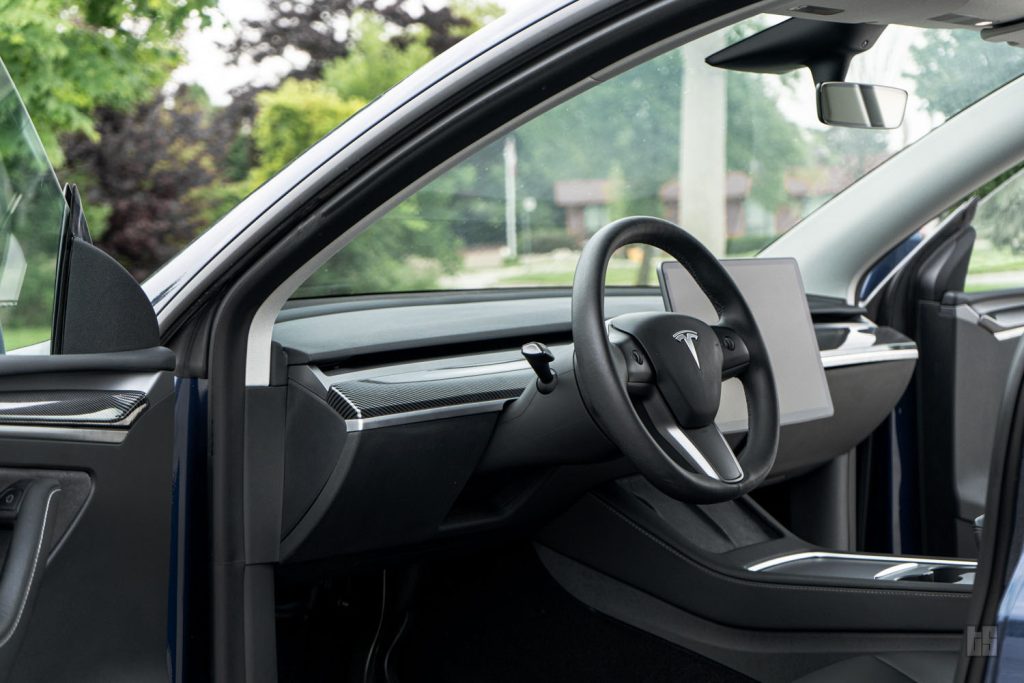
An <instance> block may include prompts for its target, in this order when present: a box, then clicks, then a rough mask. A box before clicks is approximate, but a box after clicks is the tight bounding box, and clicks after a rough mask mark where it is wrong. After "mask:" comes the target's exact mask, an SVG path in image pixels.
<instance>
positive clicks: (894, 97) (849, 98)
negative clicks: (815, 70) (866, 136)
mask: <svg viewBox="0 0 1024 683" xmlns="http://www.w3.org/2000/svg"><path fill="white" fill-rule="evenodd" d="M906 109H907V91H906V90H901V89H899V88H890V87H888V86H884V85H867V84H865V83H845V82H842V81H827V82H825V83H820V84H818V120H819V121H821V122H822V123H824V124H826V125H829V126H845V127H848V128H885V129H889V128H899V127H900V124H902V123H903V114H904V113H905V112H906Z"/></svg>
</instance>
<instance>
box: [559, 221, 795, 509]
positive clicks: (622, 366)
mask: <svg viewBox="0 0 1024 683" xmlns="http://www.w3.org/2000/svg"><path fill="white" fill-rule="evenodd" d="M627 244H648V245H651V246H653V247H657V248H659V249H661V250H663V251H665V252H667V253H668V254H670V255H671V256H672V257H674V258H675V259H676V260H677V261H679V263H680V264H682V266H683V267H684V268H686V270H687V271H689V273H690V275H691V276H693V279H694V280H696V282H697V284H698V285H699V286H700V288H701V289H702V290H703V291H704V293H705V294H706V295H707V297H708V299H709V300H710V301H711V304H712V305H713V306H714V308H715V311H716V312H717V313H718V316H719V320H718V322H717V323H716V324H714V325H707V324H706V323H704V322H702V321H700V320H698V319H696V318H693V317H690V316H687V315H682V314H680V313H672V312H664V313H662V312H651V313H628V314H626V315H620V316H617V317H615V318H612V319H610V320H606V319H605V315H604V289H605V288H604V281H605V272H606V270H607V268H608V261H609V260H610V259H611V256H612V254H613V253H614V252H615V251H616V250H617V249H619V248H620V247H623V246H625V245H627ZM572 334H573V341H574V344H575V347H576V355H575V365H576V378H577V382H578V384H579V390H580V394H581V395H582V397H583V402H584V404H585V405H586V406H587V409H588V410H589V411H590V414H591V416H592V417H593V419H594V420H595V421H596V422H597V424H598V426H599V427H600V428H601V429H602V430H603V431H604V433H605V434H606V435H607V436H608V438H609V439H611V441H612V442H613V443H614V444H615V445H616V446H618V447H619V449H620V450H621V451H622V452H623V453H624V454H625V455H626V456H627V457H628V458H630V460H632V461H633V463H634V464H635V465H636V467H637V469H638V470H639V471H640V473H641V474H642V475H644V476H645V477H646V478H647V479H649V480H650V481H651V483H653V484H654V485H655V486H657V487H658V488H659V489H661V490H662V491H664V492H665V493H667V494H668V495H670V496H672V497H673V498H676V499H678V500H682V501H686V502H692V503H713V502H719V501H724V500H731V499H733V498H737V497H739V496H741V495H743V494H745V493H747V492H749V491H750V490H752V489H753V488H754V487H756V486H757V485H758V484H760V483H761V482H762V481H763V480H764V478H765V477H766V476H767V475H768V473H769V472H770V471H771V468H772V465H773V463H774V462H775V455H776V452H777V451H778V444H779V405H778V397H777V395H776V392H775V380H774V377H773V376H772V368H771V364H770V363H769V360H768V352H767V349H766V348H765V345H764V340H763V339H762V338H761V332H760V331H759V330H758V327H757V323H756V322H755V320H754V316H753V314H752V313H751V312H750V308H749V307H748V306H747V303H746V301H745V300H744V299H743V295H742V294H740V291H739V289H738V288H737V287H736V284H735V283H734V282H733V281H732V278H731V277H729V274H728V273H727V272H726V271H725V268H723V267H722V264H721V263H720V262H719V261H718V259H717V258H716V257H715V256H714V255H713V254H712V253H711V252H709V251H708V250H707V249H706V248H704V246H703V245H702V244H701V243H700V242H699V241H697V239H696V238H694V237H693V236H692V235H690V234H689V233H688V232H686V231H685V230H683V229H682V228H680V227H679V226H677V225H674V224H673V223H670V222H668V221H665V220H662V219H659V218H649V217H633V218H624V219H622V220H619V221H616V222H614V223H612V224H610V225H608V226H605V227H604V228H602V229H601V230H600V231H598V232H597V233H596V234H594V236H593V237H592V238H591V239H590V240H589V241H588V242H587V244H586V246H585V247H584V248H583V253H582V254H581V256H580V260H579V263H578V265H577V266H576V276H575V278H574V280H573V286H572ZM733 377H735V378H737V379H739V380H740V382H742V384H743V390H744V394H745V396H746V401H747V413H748V431H747V436H746V439H745V442H744V444H743V448H742V450H740V451H739V453H734V452H733V449H732V447H731V446H730V445H729V443H728V442H727V441H726V439H725V437H724V435H723V434H722V432H721V431H720V430H719V428H718V426H717V425H716V424H715V416H716V415H717V414H718V408H719V403H720V400H721V394H722V382H724V381H725V380H727V379H730V378H733Z"/></svg>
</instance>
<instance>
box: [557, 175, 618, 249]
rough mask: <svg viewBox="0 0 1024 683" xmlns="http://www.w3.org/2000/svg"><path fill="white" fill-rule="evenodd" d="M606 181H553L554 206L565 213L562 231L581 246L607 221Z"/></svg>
mask: <svg viewBox="0 0 1024 683" xmlns="http://www.w3.org/2000/svg"><path fill="white" fill-rule="evenodd" d="M611 194H612V181H610V180H556V181H555V206H557V207H559V208H561V209H564V210H565V229H566V232H568V233H569V234H570V235H572V236H573V237H574V238H576V240H577V241H578V242H579V243H580V244H582V243H583V242H584V241H586V239H587V238H588V237H590V236H591V235H593V234H594V233H595V232H597V231H598V230H600V229H601V228H602V227H604V226H605V225H607V224H608V222H609V220H608V219H609V213H608V205H609V204H610V203H611V201H612V197H611Z"/></svg>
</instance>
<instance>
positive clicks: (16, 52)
mask: <svg viewBox="0 0 1024 683" xmlns="http://www.w3.org/2000/svg"><path fill="white" fill-rule="evenodd" d="M214 4H215V0H146V2H135V1H134V0H86V1H79V2H75V1H74V0H0V55H2V56H3V60H4V63H5V64H6V66H7V69H8V70H9V71H10V73H11V76H12V77H13V78H14V80H15V82H16V83H17V84H18V89H19V91H20V92H21V95H22V98H23V99H24V100H25V104H26V106H27V108H28V110H29V111H30V112H31V114H32V119H33V121H34V122H35V125H36V128H37V129H38V131H39V135H40V137H41V138H42V140H43V144H44V146H45V147H46V149H47V152H48V153H49V155H50V158H51V159H52V160H54V162H55V163H56V164H58V165H59V164H60V163H61V161H62V159H63V155H62V153H61V149H60V146H59V144H58V141H59V136H60V135H62V134H65V133H84V134H86V135H88V136H91V137H93V138H94V139H95V138H96V137H97V133H96V129H95V127H94V126H93V122H92V112H93V111H94V110H95V109H96V108H97V107H113V108H120V109H128V108H130V107H132V106H133V105H135V104H136V103H139V102H141V101H144V100H146V99H148V98H149V97H150V96H151V95H152V94H153V92H154V91H155V90H156V89H157V88H159V87H160V86H161V85H162V84H163V83H164V82H165V81H166V79H167V76H168V74H169V73H170V71H171V70H172V69H173V68H174V67H175V66H176V65H177V64H178V63H179V61H180V57H181V55H180V52H179V50H178V49H177V43H176V39H177V37H178V36H179V35H180V33H181V31H182V30H183V28H184V23H185V21H186V19H188V18H189V17H190V16H201V17H203V18H204V21H205V20H206V15H205V13H204V12H205V10H206V9H207V8H209V7H211V6H213V5H214Z"/></svg>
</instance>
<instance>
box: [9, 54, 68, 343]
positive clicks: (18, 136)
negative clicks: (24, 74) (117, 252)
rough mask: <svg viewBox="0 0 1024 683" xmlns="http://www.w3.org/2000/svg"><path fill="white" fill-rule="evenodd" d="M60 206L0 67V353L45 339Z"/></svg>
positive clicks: (50, 319)
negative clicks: (0, 334)
mask: <svg viewBox="0 0 1024 683" xmlns="http://www.w3.org/2000/svg"><path fill="white" fill-rule="evenodd" d="M65 206H66V203H65V202H64V195H63V193H62V192H61V189H60V185H59V184H58V183H57V178H56V176H55V175H54V173H53V169H52V168H51V167H50V163H49V161H48V160H47V158H46V153H45V152H44V151H43V146H42V143H40V142H39V137H38V136H37V135H36V131H35V128H33V126H32V122H31V121H30V120H29V117H28V114H27V113H26V111H25V107H24V105H23V104H22V102H21V98H20V97H19V96H18V93H17V91H16V90H15V89H14V84H13V83H12V82H11V80H10V76H8V75H7V72H6V70H4V68H3V66H2V65H0V333H2V341H3V345H2V346H0V352H3V351H11V350H14V349H19V348H23V347H26V346H31V345H33V344H38V343H39V342H43V341H46V340H48V339H49V338H50V332H51V327H52V324H53V303H54V301H53V300H54V287H55V281H56V269H57V251H58V248H59V242H60V230H61V223H62V221H63V217H64V208H65ZM43 352H44V353H45V351H43Z"/></svg>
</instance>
